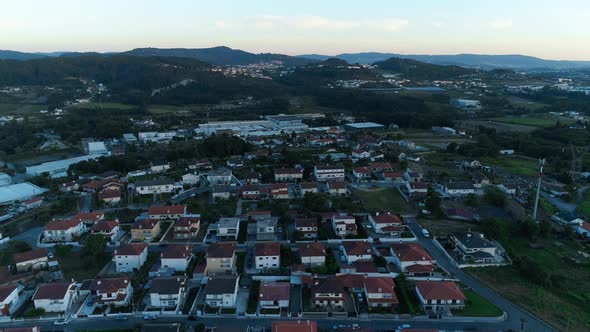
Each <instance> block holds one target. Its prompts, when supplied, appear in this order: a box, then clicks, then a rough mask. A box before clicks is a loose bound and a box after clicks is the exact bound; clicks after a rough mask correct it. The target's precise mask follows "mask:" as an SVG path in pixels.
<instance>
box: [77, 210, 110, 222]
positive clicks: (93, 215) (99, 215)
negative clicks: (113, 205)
mask: <svg viewBox="0 0 590 332" xmlns="http://www.w3.org/2000/svg"><path fill="white" fill-rule="evenodd" d="M103 218H104V212H101V211H95V212H78V213H76V215H75V216H74V217H72V219H77V220H80V221H84V222H97V221H99V220H101V219H103Z"/></svg>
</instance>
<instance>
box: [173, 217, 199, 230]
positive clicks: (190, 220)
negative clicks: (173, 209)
mask: <svg viewBox="0 0 590 332" xmlns="http://www.w3.org/2000/svg"><path fill="white" fill-rule="evenodd" d="M199 222H201V217H200V216H198V217H197V216H196V215H195V216H184V217H180V218H178V220H176V222H175V223H174V227H190V226H191V225H193V224H196V223H199Z"/></svg>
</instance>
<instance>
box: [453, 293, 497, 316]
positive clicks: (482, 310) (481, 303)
mask: <svg viewBox="0 0 590 332" xmlns="http://www.w3.org/2000/svg"><path fill="white" fill-rule="evenodd" d="M463 294H465V297H467V300H466V301H465V309H463V310H460V311H456V312H453V316H468V317H498V316H500V315H502V309H500V308H498V307H496V306H495V305H494V304H492V303H491V302H490V301H488V300H486V299H484V298H483V297H481V296H480V295H479V294H477V293H476V292H474V291H472V290H466V289H464V290H463Z"/></svg>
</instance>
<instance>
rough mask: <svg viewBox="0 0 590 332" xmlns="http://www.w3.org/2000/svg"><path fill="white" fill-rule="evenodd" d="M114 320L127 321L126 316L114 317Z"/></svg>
mask: <svg viewBox="0 0 590 332" xmlns="http://www.w3.org/2000/svg"><path fill="white" fill-rule="evenodd" d="M115 319H116V320H127V316H123V315H119V316H117V317H115Z"/></svg>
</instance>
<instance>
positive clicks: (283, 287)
mask: <svg viewBox="0 0 590 332" xmlns="http://www.w3.org/2000/svg"><path fill="white" fill-rule="evenodd" d="M290 290H291V283H290V282H264V283H262V284H261V285H260V295H259V298H258V303H260V307H261V308H288V307H289V295H290Z"/></svg>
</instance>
